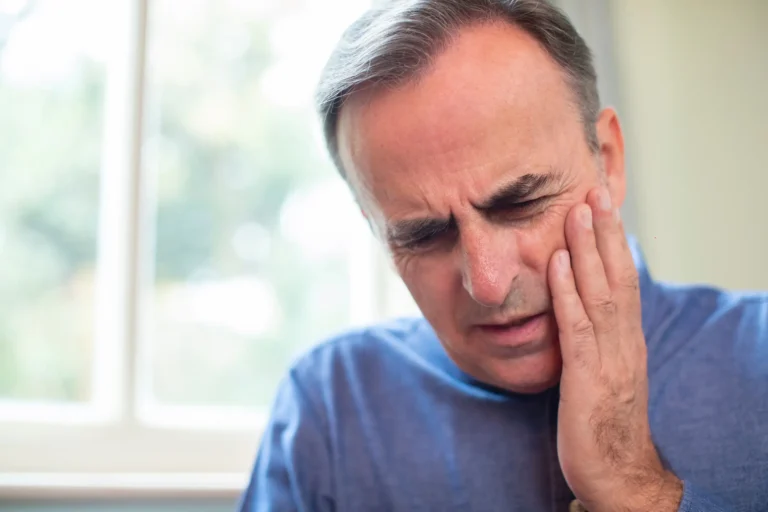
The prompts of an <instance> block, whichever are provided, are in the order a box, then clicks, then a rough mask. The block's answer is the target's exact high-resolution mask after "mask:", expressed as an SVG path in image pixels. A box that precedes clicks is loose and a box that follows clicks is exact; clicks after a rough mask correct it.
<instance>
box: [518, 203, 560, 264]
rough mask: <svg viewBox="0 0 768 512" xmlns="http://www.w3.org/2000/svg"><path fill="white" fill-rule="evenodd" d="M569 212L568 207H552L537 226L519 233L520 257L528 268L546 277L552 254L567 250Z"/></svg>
mask: <svg viewBox="0 0 768 512" xmlns="http://www.w3.org/2000/svg"><path fill="white" fill-rule="evenodd" d="M568 211H569V207H568V206H566V205H552V206H550V207H549V208H548V209H547V211H546V212H544V213H543V214H542V216H541V219H540V220H539V221H538V222H537V223H536V224H535V225H533V226H531V227H530V228H529V229H526V230H521V231H520V232H519V233H518V236H517V243H518V247H519V251H520V257H521V259H522V261H523V264H524V265H525V266H526V267H528V268H530V269H533V270H534V271H535V272H537V273H541V274H543V275H546V273H547V267H548V265H549V259H550V258H551V257H552V254H553V253H554V252H555V251H556V250H558V249H564V248H566V243H565V219H566V216H567V214H568Z"/></svg>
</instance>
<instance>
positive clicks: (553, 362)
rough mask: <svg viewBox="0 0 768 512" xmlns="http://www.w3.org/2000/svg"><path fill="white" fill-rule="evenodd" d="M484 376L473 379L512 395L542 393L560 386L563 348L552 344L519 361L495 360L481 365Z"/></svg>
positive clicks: (518, 359)
mask: <svg viewBox="0 0 768 512" xmlns="http://www.w3.org/2000/svg"><path fill="white" fill-rule="evenodd" d="M479 363H480V366H481V367H482V373H483V375H473V376H474V377H475V378H477V379H479V380H481V381H483V382H487V383H488V384H491V385H493V386H496V387H498V388H502V389H504V390H506V391H510V392H512V393H521V394H537V393H542V392H544V391H546V390H548V389H550V388H552V387H554V386H555V385H557V383H558V382H560V375H561V373H562V369H563V362H562V359H561V356H560V348H559V347H558V346H557V345H556V344H554V345H552V344H550V345H549V346H548V347H547V348H545V349H543V350H541V351H539V352H536V353H534V354H530V355H527V356H525V357H521V358H517V359H508V360H504V359H496V358H494V359H492V360H490V361H482V362H479Z"/></svg>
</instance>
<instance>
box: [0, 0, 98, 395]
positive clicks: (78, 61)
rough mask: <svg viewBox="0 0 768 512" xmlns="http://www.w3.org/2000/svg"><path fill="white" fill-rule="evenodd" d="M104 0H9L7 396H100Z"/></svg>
mask: <svg viewBox="0 0 768 512" xmlns="http://www.w3.org/2000/svg"><path fill="white" fill-rule="evenodd" d="M100 4H102V2H99V1H98V0H92V1H86V0H70V1H67V2H61V1H55V0H50V1H46V0H39V1H34V0H30V1H26V0H16V1H6V2H0V141H2V143H0V254H2V262H3V264H2V265H0V305H2V306H1V307H0V399H13V400H25V401H26V400H45V401H49V400H55V401H84V400H87V399H88V398H89V396H90V393H91V390H90V376H91V355H92V343H93V330H92V312H93V297H94V293H93V292H94V267H95V258H96V234H97V214H98V208H99V203H98V191H99V167H100V158H101V154H100V153H101V140H102V135H101V134H102V116H103V101H104V90H105V82H106V68H105V55H104V52H105V51H106V48H107V47H108V45H106V44H105V43H106V42H107V39H108V34H109V31H110V27H109V26H108V24H107V23H105V12H104V8H103V6H102V5H100Z"/></svg>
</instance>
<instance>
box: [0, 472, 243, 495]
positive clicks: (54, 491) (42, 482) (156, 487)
mask: <svg viewBox="0 0 768 512" xmlns="http://www.w3.org/2000/svg"><path fill="white" fill-rule="evenodd" d="M247 478H248V476H247V475H244V474H240V473H114V474H110V473H76V474H65V473H0V500H5V499H12V500H36V501H40V500H42V501H50V500H101V499H109V500H115V499H117V500H133V499H156V498H157V499H168V498H179V499H188V498H194V499H232V500H236V499H237V498H238V497H239V496H240V494H241V493H242V492H243V489H244V488H245V486H246V484H247Z"/></svg>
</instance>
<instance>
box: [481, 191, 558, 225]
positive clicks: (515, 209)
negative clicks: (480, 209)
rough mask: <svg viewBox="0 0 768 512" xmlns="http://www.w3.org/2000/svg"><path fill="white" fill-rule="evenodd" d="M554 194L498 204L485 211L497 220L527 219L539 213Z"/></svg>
mask: <svg viewBox="0 0 768 512" xmlns="http://www.w3.org/2000/svg"><path fill="white" fill-rule="evenodd" d="M551 197H552V196H543V197H539V198H536V199H531V200H528V201H521V202H517V203H512V204H508V205H496V206H494V207H493V208H488V209H487V210H485V212H486V213H487V214H488V216H489V217H491V218H492V219H495V220H503V221H505V220H517V219H519V220H525V219H527V218H528V217H530V216H531V215H534V214H536V213H539V212H540V211H541V210H542V209H543V207H544V206H546V203H547V202H549V200H550V199H551Z"/></svg>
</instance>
